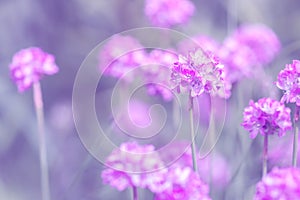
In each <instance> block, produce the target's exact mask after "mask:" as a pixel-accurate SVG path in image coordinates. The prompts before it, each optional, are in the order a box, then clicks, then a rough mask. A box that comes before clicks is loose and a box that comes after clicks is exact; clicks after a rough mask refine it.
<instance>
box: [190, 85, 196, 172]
mask: <svg viewBox="0 0 300 200" xmlns="http://www.w3.org/2000/svg"><path fill="white" fill-rule="evenodd" d="M191 93H192V91H190V95H189V113H190V130H191V142H192V143H191V149H192V158H193V169H194V171H195V172H198V168H197V157H196V144H195V139H196V137H195V130H194V112H193V100H194V99H193V97H192V95H191Z"/></svg>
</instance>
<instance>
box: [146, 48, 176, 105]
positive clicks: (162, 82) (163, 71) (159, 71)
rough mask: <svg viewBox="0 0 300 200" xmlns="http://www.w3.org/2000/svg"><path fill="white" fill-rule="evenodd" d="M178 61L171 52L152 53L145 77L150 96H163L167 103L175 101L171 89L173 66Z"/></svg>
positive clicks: (157, 50)
mask: <svg viewBox="0 0 300 200" xmlns="http://www.w3.org/2000/svg"><path fill="white" fill-rule="evenodd" d="M176 60H177V56H176V54H175V53H174V52H173V51H171V50H167V51H166V50H164V51H163V50H160V49H155V50H153V51H151V52H150V54H149V56H148V61H147V67H146V68H144V76H145V79H146V80H147V82H151V83H149V84H148V85H147V90H148V93H149V94H150V95H161V96H162V97H163V99H164V100H165V101H171V100H172V99H173V93H172V91H171V89H170V85H171V83H170V80H169V78H168V77H170V75H171V69H170V68H171V66H172V64H173V63H174V62H175V61H176Z"/></svg>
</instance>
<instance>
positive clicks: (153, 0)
mask: <svg viewBox="0 0 300 200" xmlns="http://www.w3.org/2000/svg"><path fill="white" fill-rule="evenodd" d="M194 10H195V6H194V4H193V3H192V2H191V1H189V0H146V1H145V14H146V16H147V17H148V18H149V19H150V21H151V23H152V24H153V25H155V26H160V27H170V26H173V25H178V24H184V23H186V22H187V21H188V20H189V18H190V17H191V16H192V15H193V13H194Z"/></svg>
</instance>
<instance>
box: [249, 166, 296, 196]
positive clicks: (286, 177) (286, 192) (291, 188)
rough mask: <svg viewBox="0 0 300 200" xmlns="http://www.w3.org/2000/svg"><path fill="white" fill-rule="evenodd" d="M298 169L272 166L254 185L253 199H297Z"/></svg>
mask: <svg viewBox="0 0 300 200" xmlns="http://www.w3.org/2000/svg"><path fill="white" fill-rule="evenodd" d="M299 185H300V170H299V169H298V168H283V169H279V168H274V169H273V170H272V171H271V172H270V173H269V174H267V175H266V176H265V177H263V179H262V180H261V181H260V182H259V183H258V184H257V185H256V194H255V197H254V200H265V199H272V200H283V199H286V200H288V199H299V197H300V187H299Z"/></svg>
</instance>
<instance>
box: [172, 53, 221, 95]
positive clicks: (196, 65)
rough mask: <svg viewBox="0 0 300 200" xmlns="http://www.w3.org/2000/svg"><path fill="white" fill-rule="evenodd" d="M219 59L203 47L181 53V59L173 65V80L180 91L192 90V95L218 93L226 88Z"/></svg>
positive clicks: (174, 85)
mask: <svg viewBox="0 0 300 200" xmlns="http://www.w3.org/2000/svg"><path fill="white" fill-rule="evenodd" d="M220 66H221V65H219V62H218V60H216V59H215V57H213V56H212V55H211V54H207V53H206V52H204V51H203V50H202V49H197V50H196V51H194V52H190V53H189V54H188V55H186V56H183V55H179V60H178V61H177V62H175V63H174V64H173V66H172V74H171V82H172V84H173V87H174V88H177V91H178V92H180V89H181V88H185V89H187V90H188V91H191V96H192V97H195V96H199V95H201V94H202V93H204V92H206V93H209V94H212V95H217V93H218V91H219V90H223V89H224V80H223V78H222V76H223V75H222V73H223V72H224V71H223V69H222V67H220Z"/></svg>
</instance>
